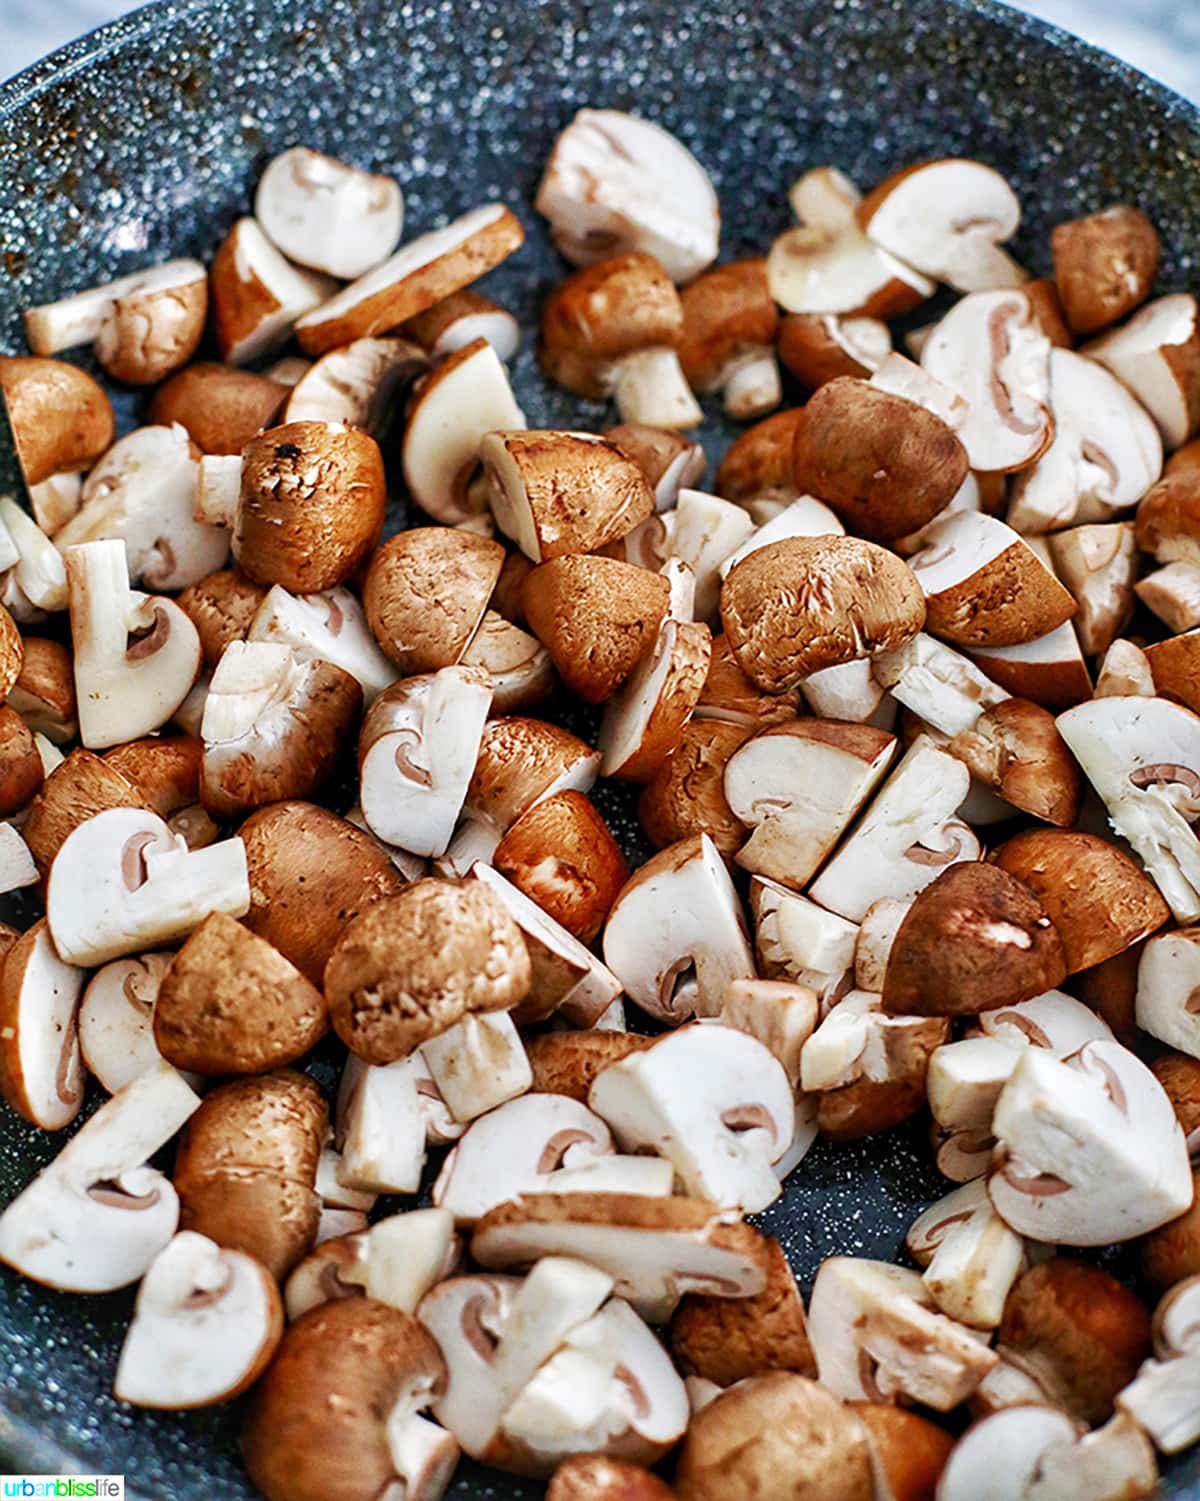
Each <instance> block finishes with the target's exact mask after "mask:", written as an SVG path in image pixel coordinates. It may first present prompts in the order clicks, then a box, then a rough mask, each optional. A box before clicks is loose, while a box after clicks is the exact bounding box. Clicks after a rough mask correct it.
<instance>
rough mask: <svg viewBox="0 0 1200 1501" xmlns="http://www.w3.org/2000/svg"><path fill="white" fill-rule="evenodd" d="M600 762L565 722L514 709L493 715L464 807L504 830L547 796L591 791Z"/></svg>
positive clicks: (481, 745)
mask: <svg viewBox="0 0 1200 1501" xmlns="http://www.w3.org/2000/svg"><path fill="white" fill-rule="evenodd" d="M599 766H600V755H599V752H598V751H594V750H593V749H592V748H591V746H590V745H588V744H587V742H586V741H584V740H580V738H579V736H578V735H572V734H571V732H570V731H569V730H564V729H563V728H562V726H561V725H557V724H551V723H550V722H549V721H548V720H544V719H526V718H524V717H522V716H521V715H515V714H514V715H504V716H502V717H501V718H499V719H490V720H489V721H488V723H487V724H486V725H485V726H484V731H483V739H482V740H481V741H480V745H479V757H478V759H477V760H476V762H475V771H474V774H473V775H472V777H471V785H470V787H469V788H468V790H467V801H466V811H467V812H468V813H469V814H470V815H471V816H472V817H474V818H478V819H481V820H483V821H484V822H486V823H489V824H491V825H492V826H493V827H494V828H496V829H499V830H500V832H501V833H503V832H505V831H506V830H507V829H509V828H510V827H511V826H512V825H513V824H514V823H515V822H516V821H517V819H518V818H520V817H521V815H522V814H523V813H526V812H528V810H529V809H530V808H532V807H533V805H534V804H535V803H537V802H540V801H541V800H542V798H544V797H549V796H551V795H552V794H553V793H556V792H569V791H575V792H588V791H590V790H591V787H592V784H593V783H594V782H595V780H596V773H597V771H598V770H599Z"/></svg>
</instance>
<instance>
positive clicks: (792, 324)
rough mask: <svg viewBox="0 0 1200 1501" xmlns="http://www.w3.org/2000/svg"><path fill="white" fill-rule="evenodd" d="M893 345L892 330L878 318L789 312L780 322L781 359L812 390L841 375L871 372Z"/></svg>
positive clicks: (868, 373) (876, 368)
mask: <svg viewBox="0 0 1200 1501" xmlns="http://www.w3.org/2000/svg"><path fill="white" fill-rule="evenodd" d="M891 348H892V335H891V331H890V330H889V328H888V326H887V324H886V323H883V322H882V321H881V320H880V319H878V318H846V317H842V316H839V315H838V314H836V313H789V314H788V315H787V317H786V318H784V319H783V320H782V321H781V322H780V325H779V338H778V344H777V349H778V354H779V360H780V363H781V364H782V365H783V366H784V367H785V368H786V369H787V370H788V372H789V373H790V374H791V375H794V376H795V378H796V379H797V380H798V381H799V382H800V384H801V385H802V386H805V387H807V388H808V390H810V391H815V390H817V389H818V388H819V387H820V386H823V385H825V384H826V382H827V381H831V380H837V378H838V377H839V376H840V375H854V376H864V377H865V376H869V375H870V374H871V373H872V372H873V371H875V370H878V369H879V367H880V365H882V364H883V362H884V360H885V359H886V358H887V357H888V355H889V354H890V353H891Z"/></svg>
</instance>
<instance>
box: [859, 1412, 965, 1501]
mask: <svg viewBox="0 0 1200 1501" xmlns="http://www.w3.org/2000/svg"><path fill="white" fill-rule="evenodd" d="M851 1411H852V1412H853V1413H854V1414H855V1416H856V1417H857V1418H858V1419H859V1421H860V1422H861V1423H862V1424H863V1425H864V1427H865V1428H866V1430H867V1438H868V1440H869V1442H870V1445H871V1457H872V1461H873V1467H874V1471H875V1485H876V1498H877V1501H932V1497H933V1495H934V1492H935V1490H936V1488H937V1483H938V1479H939V1477H940V1476H941V1473H942V1471H943V1470H944V1469H945V1467H946V1461H947V1460H948V1459H949V1458H950V1451H951V1450H952V1449H953V1448H954V1437H953V1435H952V1434H949V1433H947V1432H946V1430H945V1429H944V1428H939V1427H938V1425H937V1424H936V1423H931V1422H930V1421H929V1419H928V1418H923V1417H921V1416H920V1414H919V1413H915V1412H909V1411H907V1410H906V1409H905V1408H903V1407H892V1406H891V1405H890V1404H888V1403H885V1402H855V1403H853V1404H852V1405H851Z"/></svg>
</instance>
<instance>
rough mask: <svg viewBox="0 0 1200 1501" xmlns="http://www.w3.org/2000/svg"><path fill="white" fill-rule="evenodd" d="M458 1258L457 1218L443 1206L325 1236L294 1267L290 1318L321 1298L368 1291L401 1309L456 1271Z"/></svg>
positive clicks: (411, 1310)
mask: <svg viewBox="0 0 1200 1501" xmlns="http://www.w3.org/2000/svg"><path fill="white" fill-rule="evenodd" d="M457 1258H458V1237H457V1236H456V1235H455V1234H454V1221H453V1220H452V1219H451V1217H450V1215H449V1214H448V1213H447V1212H446V1210H444V1209H413V1210H410V1211H409V1212H408V1213H407V1214H393V1215H389V1216H388V1218H387V1219H383V1220H378V1221H377V1222H376V1223H375V1224H374V1225H372V1226H371V1227H370V1228H369V1229H368V1230H366V1231H365V1232H361V1233H359V1234H356V1235H350V1236H344V1237H342V1239H340V1240H334V1241H330V1242H327V1243H326V1244H325V1245H324V1246H318V1247H317V1249H316V1250H315V1251H312V1252H310V1253H309V1255H308V1256H306V1257H305V1258H304V1260H303V1261H302V1262H300V1264H299V1265H298V1266H297V1267H296V1268H295V1269H294V1271H293V1272H292V1273H291V1275H290V1276H289V1277H288V1280H287V1287H286V1289H285V1296H286V1305H287V1314H288V1320H289V1322H291V1323H295V1321H296V1320H297V1319H298V1318H300V1317H301V1316H302V1315H303V1314H306V1313H307V1312H308V1311H309V1309H310V1308H316V1307H317V1306H318V1304H321V1303H327V1302H331V1301H333V1300H334V1299H337V1298H354V1297H363V1296H365V1297H368V1298H374V1299H376V1300H377V1301H378V1302H380V1303H386V1304H388V1306H389V1307H391V1308H399V1309H400V1310H401V1312H402V1313H415V1312H416V1308H417V1304H418V1303H419V1302H420V1301H421V1299H422V1298H423V1297H424V1296H425V1294H426V1293H427V1292H428V1291H429V1290H430V1288H432V1287H435V1286H436V1285H437V1283H439V1282H441V1281H442V1280H443V1279H444V1278H445V1277H447V1276H450V1275H452V1274H453V1272H454V1269H455V1265H456V1262H457Z"/></svg>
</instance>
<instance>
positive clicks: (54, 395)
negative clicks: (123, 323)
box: [0, 355, 115, 486]
mask: <svg viewBox="0 0 1200 1501" xmlns="http://www.w3.org/2000/svg"><path fill="white" fill-rule="evenodd" d="M0 397H3V400H4V406H5V410H6V412H7V413H8V426H9V430H10V431H11V433H12V438H13V445H14V447H15V448H16V450H17V462H18V463H19V464H20V466H21V476H22V478H23V479H24V481H25V483H26V485H31V486H32V485H40V484H41V483H42V481H43V480H47V479H49V478H50V477H51V475H54V474H70V473H74V472H75V470H77V469H88V468H90V467H91V465H92V464H93V463H94V462H95V461H96V460H97V459H98V458H99V457H100V455H101V454H102V453H104V452H105V451H106V450H107V449H108V448H109V446H110V445H111V443H112V440H113V435H114V431H115V419H114V417H113V409H112V402H111V401H109V399H108V397H107V395H106V394H105V392H104V391H103V389H102V388H101V387H100V386H99V385H98V384H97V382H96V381H94V380H93V379H92V377H91V376H90V375H88V374H87V373H86V372H85V371H83V370H80V369H79V368H78V367H77V366H75V365H68V364H67V362H66V361H65V360H46V359H37V358H33V357H29V356H19V357H18V356H11V355H3V356H0Z"/></svg>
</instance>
